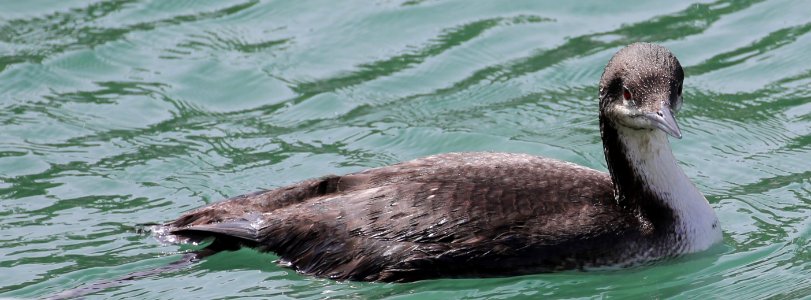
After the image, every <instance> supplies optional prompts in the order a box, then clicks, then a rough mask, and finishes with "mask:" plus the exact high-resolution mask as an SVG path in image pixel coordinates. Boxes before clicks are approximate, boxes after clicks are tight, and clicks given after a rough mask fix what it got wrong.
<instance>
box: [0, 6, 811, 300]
mask: <svg viewBox="0 0 811 300" xmlns="http://www.w3.org/2000/svg"><path fill="white" fill-rule="evenodd" d="M810 11H811V3H809V2H807V1H718V2H697V3H688V2H679V1H670V2H668V3H665V2H660V3H653V2H652V1H635V2H631V1H625V2H624V3H619V2H614V1H469V0H459V1H431V0H425V1H422V0H410V1H385V0H374V1H355V2H348V1H231V2H224V1H213V0H212V1H90V0H70V1H67V0H63V1H44V0H38V1H2V2H0V297H14V298H36V297H44V296H47V295H50V294H53V293H57V292H59V291H62V290H66V289H71V288H75V287H78V286H83V285H87V284H90V283H92V282H96V281H98V280H102V279H109V278H113V277H117V276H122V275H125V274H127V273H130V272H134V271H140V270H145V269H149V268H152V267H157V266H161V265H164V264H167V263H169V262H171V261H174V260H176V259H178V258H179V257H180V253H182V252H183V251H187V250H189V249H190V248H189V247H178V246H175V245H161V244H160V243H158V242H157V241H156V240H154V239H153V238H152V237H150V236H149V235H143V234H138V233H136V232H134V231H133V229H132V227H131V226H132V225H133V224H137V223H145V222H157V221H164V220H170V219H172V218H174V217H176V216H178V215H179V214H180V213H182V212H184V211H186V210H189V209H192V208H195V207H198V206H201V205H205V204H207V203H211V202H213V201H217V200H219V199H222V198H224V197H229V196H234V195H239V194H242V193H246V192H251V191H255V190H258V189H262V188H272V187H278V186H281V185H285V184H289V183H293V182H296V181H299V180H303V179H306V178H310V177H316V176H320V175H323V174H326V173H338V174H341V173H347V172H352V171H358V170H362V169H365V168H369V167H375V166H382V165H386V164H391V163H395V162H398V161H402V160H407V159H412V158H416V157H420V156H425V155H429V154H435V153H441V152H448V151H473V150H492V151H510V152H525V153H531V154H537V155H544V156H549V157H554V158H558V159H562V160H567V161H572V162H575V163H578V164H582V165H586V166H589V167H592V168H596V169H600V170H605V162H604V160H603V156H602V146H601V144H600V139H599V135H598V128H597V122H596V114H597V112H596V110H597V105H596V104H597V100H596V95H597V80H598V79H599V76H600V75H601V72H602V68H603V66H604V65H605V63H606V62H607V61H608V59H609V58H610V57H611V55H612V54H613V53H614V52H615V51H617V50H618V49H619V48H621V47H622V46H623V45H626V44H629V43H632V42H635V41H651V42H656V43H660V44H662V45H664V46H666V47H668V48H670V49H671V50H672V51H673V52H674V53H675V54H676V55H677V56H678V57H679V59H680V60H681V62H682V64H683V65H684V66H685V70H686V73H687V78H686V80H685V105H684V108H683V109H682V112H681V113H680V114H679V116H678V118H679V122H680V124H681V127H682V131H683V133H684V139H682V140H673V148H674V152H675V154H676V156H677V158H678V159H679V160H680V161H681V164H682V166H683V168H684V170H685V172H686V173H687V174H688V175H689V176H690V177H691V178H693V180H694V182H695V183H696V185H697V186H698V187H699V188H700V189H701V190H702V191H703V192H704V193H705V194H706V196H707V198H708V199H709V200H710V202H711V204H712V206H713V207H714V208H715V209H716V211H717V213H718V215H719V218H720V219H721V223H722V227H723V230H724V243H723V245H722V246H719V247H717V248H714V249H713V250H711V251H708V252H706V253H701V254H696V255H691V256H688V257H684V258H680V259H676V260H673V261H668V262H662V263H658V264H655V265H652V266H644V267H638V268H633V269H627V270H619V271H601V272H589V273H580V272H564V273H559V274H539V275H531V276H522V277H513V278H496V279H465V280H429V281H421V282H415V283H409V284H379V283H356V282H334V281H330V280H325V279H315V278H309V277H303V276H300V275H297V274H295V272H292V271H290V270H288V269H283V268H280V267H277V266H275V265H274V264H272V263H271V261H272V260H273V259H275V256H273V255H270V254H258V253H256V252H252V251H249V250H242V251H238V252H231V253H222V254H218V255H216V256H214V257H210V258H209V259H206V260H205V261H203V262H202V263H199V264H196V265H193V266H191V267H187V268H185V269H182V270H180V271H177V272H173V273H167V274H162V275H157V276H151V277H147V278H141V279H138V280H135V281H132V282H129V283H127V284H125V285H123V286H119V287H116V288H112V289H108V290H103V291H99V292H96V293H93V294H91V295H89V296H88V298H89V299H225V298H279V299H281V298H285V299H287V298H307V299H321V298H340V299H343V298H355V299H374V298H395V299H460V298H464V299H503V298H512V297H516V298H522V297H523V298H603V297H606V298H621V299H624V298H629V297H631V298H670V297H674V298H698V299H706V298H723V299H762V298H768V297H774V298H778V299H794V298H810V297H811V247H809V246H808V243H809V239H811V219H809V217H811V87H809V86H810V85H809V84H811V52H809V51H810V50H809V49H811V33H809V32H810V31H811V18H809V12H810Z"/></svg>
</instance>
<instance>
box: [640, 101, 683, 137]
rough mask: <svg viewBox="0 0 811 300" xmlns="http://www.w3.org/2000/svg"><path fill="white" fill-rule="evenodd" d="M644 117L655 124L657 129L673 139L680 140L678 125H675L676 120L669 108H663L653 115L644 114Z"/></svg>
mask: <svg viewBox="0 0 811 300" xmlns="http://www.w3.org/2000/svg"><path fill="white" fill-rule="evenodd" d="M645 116H646V117H647V118H648V119H649V120H651V121H652V122H653V123H654V124H656V127H657V128H659V129H661V130H662V131H664V132H665V133H667V134H669V135H670V136H672V137H674V138H677V139H681V130H679V124H678V123H676V118H675V117H673V113H672V112H671V111H670V108H667V107H665V108H663V109H662V110H660V111H657V112H655V113H648V114H645Z"/></svg>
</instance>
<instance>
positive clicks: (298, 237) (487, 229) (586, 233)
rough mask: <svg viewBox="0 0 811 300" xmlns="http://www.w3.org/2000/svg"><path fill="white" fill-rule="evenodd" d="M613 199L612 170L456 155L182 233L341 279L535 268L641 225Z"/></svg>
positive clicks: (323, 187)
mask: <svg viewBox="0 0 811 300" xmlns="http://www.w3.org/2000/svg"><path fill="white" fill-rule="evenodd" d="M612 200H613V196H612V189H611V182H610V180H609V179H608V176H607V175H606V174H604V173H601V172H597V171H594V170H591V169H587V168H582V167H579V166H575V165H572V164H569V163H564V162H560V161H556V160H551V159H545V158H539V157H534V156H529V155H520V154H504V153H464V154H462V153H452V154H444V155H438V156H432V157H427V158H423V159H420V160H415V161H411V162H406V163H402V164H397V165H393V166H389V167H384V168H377V169H371V170H367V171H364V172H360V173H355V174H350V175H346V176H330V177H324V178H320V179H316V180H311V181H305V182H302V183H299V184H296V185H293V186H290V187H285V188H280V189H277V190H274V191H269V192H265V193H260V194H255V195H252V196H244V197H238V198H234V199H232V200H228V201H226V202H223V203H221V204H215V205H212V206H210V207H208V208H203V209H200V210H197V211H193V212H191V213H190V214H187V216H184V217H181V218H180V219H178V220H183V221H181V222H178V221H177V220H176V221H175V223H176V224H183V223H185V222H186V221H187V220H192V219H193V220H194V221H193V222H191V223H190V224H191V226H184V227H181V228H180V229H175V230H174V231H173V233H174V234H177V235H181V236H187V237H203V236H206V235H209V236H215V237H217V238H218V239H220V240H221V241H228V242H229V243H234V241H233V239H237V241H236V242H238V243H241V244H243V245H247V246H251V247H257V248H260V249H261V250H266V251H273V252H276V253H277V254H279V255H280V256H281V257H282V258H283V259H285V260H288V261H290V262H291V263H292V264H293V265H294V266H295V267H296V268H297V269H298V270H299V271H301V272H304V273H308V274H313V275H318V276H326V277H332V278H337V279H352V280H383V281H409V280H415V279H421V278H431V277H439V276H465V275H468V276H469V275H475V274H478V275H496V274H506V273H523V272H530V271H538V270H544V269H545V268H546V269H554V268H563V267H568V266H561V265H559V263H557V262H560V261H562V260H561V258H562V257H563V256H566V255H571V254H572V253H578V251H579V250H578V249H579V248H583V247H586V246H585V245H586V244H587V243H582V241H585V240H589V239H591V240H605V241H610V240H611V239H614V238H616V237H617V236H618V235H621V234H624V233H625V232H626V231H627V230H629V228H628V227H627V226H624V225H623V224H628V222H626V221H627V220H624V219H623V218H626V217H625V215H624V214H621V213H619V212H618V210H617V208H616V206H615V205H612V204H611V203H613V201H612ZM188 216H191V217H188ZM197 216H204V217H197ZM211 220H216V222H212V221H211ZM606 224H616V225H612V226H606ZM592 244H593V243H592ZM592 250H593V249H592ZM551 262H556V263H555V264H552V263H551ZM508 265H510V266H513V267H510V268H509V269H506V268H505V266H508ZM516 265H517V266H525V268H515V267H514V266H516Z"/></svg>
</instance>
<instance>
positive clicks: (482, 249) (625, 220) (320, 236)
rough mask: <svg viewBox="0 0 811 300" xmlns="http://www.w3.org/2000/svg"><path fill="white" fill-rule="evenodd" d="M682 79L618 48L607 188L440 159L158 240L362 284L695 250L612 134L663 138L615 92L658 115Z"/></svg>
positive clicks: (610, 88) (228, 204) (276, 194)
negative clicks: (242, 254)
mask: <svg viewBox="0 0 811 300" xmlns="http://www.w3.org/2000/svg"><path fill="white" fill-rule="evenodd" d="M650 64H655V66H654V67H652V68H644V66H645V65H650ZM634 70H636V71H634ZM639 70H645V71H644V72H640V71H639ZM645 72H647V73H645ZM682 78H683V75H682V70H681V66H680V65H678V61H677V60H675V57H673V56H672V54H670V52H669V51H667V50H666V49H664V48H662V47H659V46H655V45H650V44H634V45H631V46H629V47H627V48H625V49H623V50H622V51H620V52H619V53H618V54H617V55H615V57H614V58H613V59H612V62H610V63H609V65H608V66H607V67H606V71H605V73H604V75H603V80H601V89H600V90H601V95H600V101H601V104H600V120H601V121H600V124H601V132H602V136H603V141H604V144H605V147H606V150H605V152H606V155H607V161H608V164H609V169H610V170H611V174H612V176H613V179H612V177H610V176H609V174H607V173H603V172H599V171H595V170H592V169H588V168H584V167H580V166H576V165H574V164H571V163H566V162H561V161H557V160H553V159H548V158H541V157H535V156H531V155H526V154H510V153H448V154H441V155H436V156H431V157H426V158H421V159H417V160H413V161H409V162H404V163H400V164H396V165H392V166H387V167H382V168H375V169H370V170H366V171H362V172H358V173H353V174H348V175H344V176H335V175H331V176H325V177H322V178H318V179H311V180H307V181H303V182H300V183H297V184H293V185H290V186H286V187H281V188H278V189H275V190H271V191H265V192H259V193H253V194H249V195H244V196H239V197H235V198H232V199H228V200H226V201H223V202H220V203H215V204H212V205H209V206H206V207H202V208H199V209H196V210H193V211H190V212H187V213H186V214H184V215H182V216H181V217H179V218H178V219H176V220H174V221H171V222H169V223H166V224H164V225H162V226H161V228H158V229H159V230H158V232H162V233H163V234H165V235H166V236H167V237H172V238H175V239H179V240H181V241H184V240H192V241H199V240H203V239H206V238H213V243H212V244H211V245H210V246H209V248H208V249H214V250H215V251H220V250H233V249H237V248H239V247H243V246H244V247H252V248H256V249H259V250H260V251H270V252H274V253H276V254H278V255H279V257H280V258H281V261H282V262H284V263H285V264H286V265H289V266H291V267H294V268H295V269H296V270H298V271H299V272H301V273H304V274H310V275H315V276H321V277H329V278H334V279H341V280H343V279H348V280H364V281H399V282H402V281H413V280H419V279H426V278H437V277H471V276H503V275H517V274H527V273H534V272H548V271H556V270H563V269H575V268H585V267H599V266H606V265H627V264H633V263H637V262H640V261H646V260H650V259H656V258H661V257H667V256H671V255H675V254H679V253H685V252H692V251H698V250H703V249H700V248H701V247H704V246H703V244H701V243H698V242H692V240H694V239H695V238H693V235H697V234H694V233H693V231H696V230H695V229H694V228H692V227H689V226H687V227H685V226H684V225H683V223H680V222H681V221H683V220H685V219H684V218H682V217H681V215H678V214H676V213H677V212H678V209H677V208H679V209H681V208H680V206H677V205H675V206H674V205H673V204H672V202H673V201H680V199H675V198H678V195H677V194H678V191H676V192H672V189H671V190H668V188H671V187H667V186H665V187H659V186H652V183H651V182H655V181H654V180H653V179H651V180H647V179H646V178H648V176H647V175H646V174H647V173H646V170H644V169H639V168H636V167H634V165H633V164H634V163H636V162H637V158H636V157H631V156H628V154H627V152H628V151H627V150H628V149H627V147H628V144H627V143H626V142H623V140H622V139H621V138H620V135H622V134H623V132H625V130H634V131H633V132H637V131H639V132H642V133H641V134H642V136H643V137H644V136H645V135H647V132H651V134H652V135H653V134H663V133H662V132H661V131H658V130H656V129H655V127H651V128H648V127H644V126H643V125H644V124H643V123H640V122H638V121H636V120H635V119H634V120H632V121H628V122H630V123H626V122H625V119H624V118H626V117H627V116H626V115H624V114H621V113H617V112H616V111H617V109H618V108H622V109H626V106H628V105H630V104H622V105H625V106H618V105H620V104H618V103H620V102H618V101H622V93H623V87H625V88H626V89H633V90H634V92H636V93H638V95H641V96H646V95H669V96H668V97H670V98H662V99H659V98H656V99H655V100H656V101H660V102H661V101H664V102H666V103H664V104H666V105H672V104H671V103H672V102H673V101H672V100H673V96H676V95H675V93H674V92H673V88H674V87H679V92H678V95H677V96H678V97H679V98H678V99H679V101H680V99H681V98H680V97H681V91H680V86H681V83H682V82H681V81H682ZM668 93H669V94H668ZM651 97H653V96H651ZM651 97H648V98H645V97H639V98H638V101H639V102H640V103H641V104H642V105H639V106H638V107H639V108H640V109H646V110H651V109H660V108H661V107H662V105H661V103H658V102H657V103H654V102H652V101H653V100H649V99H652V98H651ZM654 98H655V97H654ZM635 100H637V99H635ZM648 100H649V102H646V101H648ZM623 103H624V102H623ZM628 107H630V106H628ZM634 107H636V106H634ZM668 109H669V108H668ZM668 112H670V110H668ZM660 116H661V114H660ZM667 116H670V114H667ZM631 117H633V118H636V116H631ZM631 117H628V118H631ZM648 118H650V117H648ZM671 118H672V117H671ZM646 120H647V119H646ZM659 122H664V121H659ZM628 124H631V125H633V126H627V125H628ZM639 124H643V125H639ZM673 124H675V123H673ZM634 126H637V127H639V126H643V127H644V128H637V127H634ZM645 126H647V125H645ZM649 126H654V125H649ZM673 126H675V125H673ZM629 128H630V129H629ZM662 130H670V131H671V132H670V133H671V134H673V132H676V133H678V128H677V127H676V129H675V131H673V130H674V129H672V128H670V127H668V128H665V129H662ZM636 134H637V133H633V135H636ZM678 134H679V135H680V133H678ZM643 140H645V139H643ZM651 140H655V139H651ZM645 141H647V140H645ZM665 144H666V138H665ZM664 146H665V147H667V145H664ZM643 150H644V149H643ZM640 151H642V150H640ZM667 151H668V153H669V148H667ZM672 164H673V165H674V166H675V162H672ZM675 168H676V169H677V170H678V167H675ZM679 171H680V170H679ZM654 175H655V174H654ZM676 175H678V174H676ZM682 175H683V174H682ZM651 178H653V177H651ZM657 178H658V177H657ZM685 178H686V177H685ZM654 179H656V178H654ZM657 182H658V181H657ZM687 182H688V183H689V180H688V181H687ZM696 192H697V191H696ZM690 195H691V197H692V198H696V199H698V198H700V199H701V200H703V196H701V195H700V193H698V196H695V193H693V194H690ZM697 197H698V198H697ZM704 204H705V206H706V200H704ZM674 207H676V208H674ZM706 207H707V208H709V206H706ZM702 209H703V208H702ZM710 212H711V208H710ZM712 216H714V214H712ZM716 222H717V221H716ZM702 224H703V223H702ZM707 224H708V226H709V223H707ZM715 225H717V223H715V224H714V225H713V226H715ZM702 226H703V225H702ZM704 227H707V226H703V227H701V228H702V229H701V230H704V229H703V228H704ZM713 228H714V229H715V228H716V227H713ZM708 230H709V229H708ZM700 234H704V233H703V231H702V232H700ZM719 236H720V231H719ZM713 238H714V237H713ZM690 243H694V244H696V245H700V246H695V247H693V246H691V244H690ZM691 247H692V248H691ZM704 248H706V247H704Z"/></svg>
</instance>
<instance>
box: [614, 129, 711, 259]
mask: <svg viewBox="0 0 811 300" xmlns="http://www.w3.org/2000/svg"><path fill="white" fill-rule="evenodd" d="M617 127H619V128H618V129H617V131H618V132H617V133H618V136H619V139H620V141H621V142H622V143H623V144H624V145H625V150H626V153H625V154H626V156H627V158H628V161H629V163H630V164H631V166H632V167H633V168H634V169H635V171H636V172H637V174H639V176H640V177H641V178H640V179H642V180H643V181H645V183H647V185H648V186H649V188H650V190H651V191H652V192H653V193H655V194H657V195H658V196H659V198H660V199H662V200H663V201H664V203H663V204H664V205H667V206H668V207H670V208H671V209H672V210H673V212H674V213H675V214H676V217H677V219H678V221H677V222H678V223H677V225H676V234H679V235H681V236H682V237H683V238H684V239H683V240H684V241H686V242H687V243H686V245H684V246H685V247H684V249H683V252H684V253H692V252H698V251H702V250H706V249H707V248H709V247H710V246H712V245H713V244H715V243H718V242H720V241H721V238H722V235H721V227H720V224H719V223H718V217H717V216H716V215H715V211H713V209H712V207H711V206H710V204H709V203H708V202H707V199H706V198H704V195H702V194H701V192H700V191H699V190H698V188H696V186H695V185H693V182H691V181H690V179H689V178H687V175H686V174H684V171H682V169H681V168H680V167H679V165H678V163H677V162H676V158H675V157H674V156H673V152H672V151H671V150H670V144H669V143H668V140H667V135H666V134H665V133H664V132H662V131H660V130H653V131H648V130H636V129H629V128H625V127H623V126H617Z"/></svg>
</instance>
